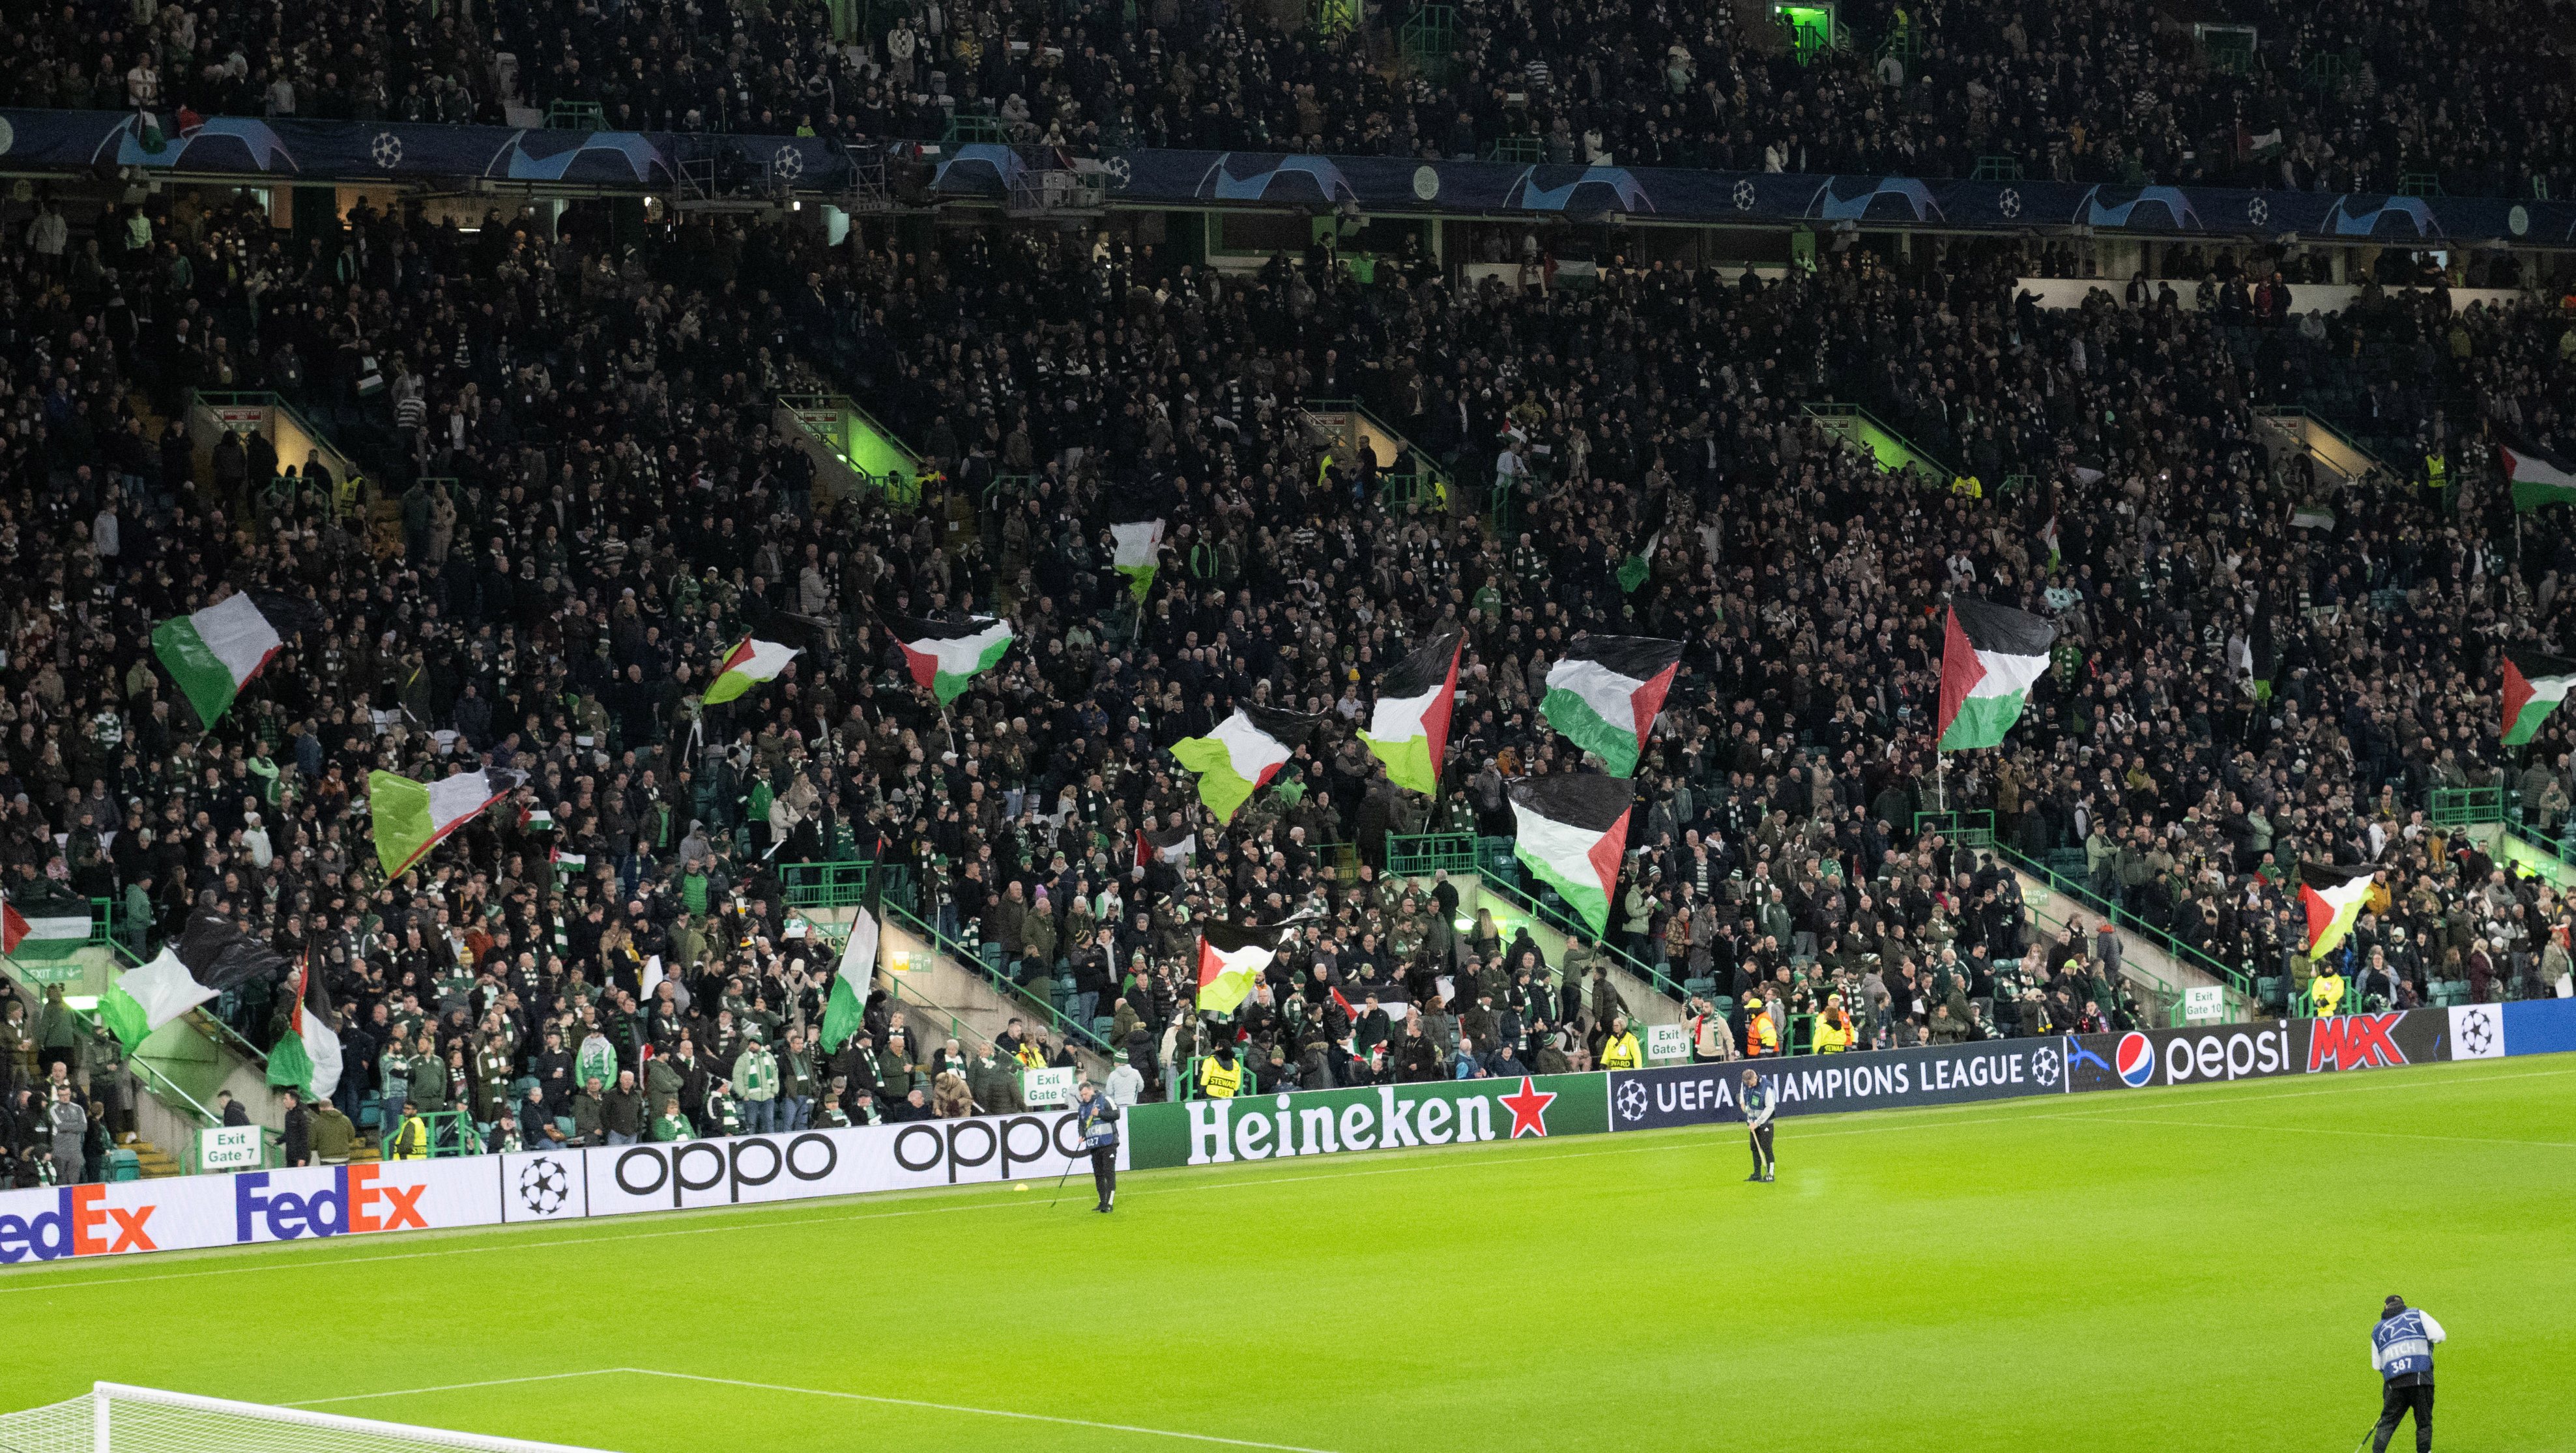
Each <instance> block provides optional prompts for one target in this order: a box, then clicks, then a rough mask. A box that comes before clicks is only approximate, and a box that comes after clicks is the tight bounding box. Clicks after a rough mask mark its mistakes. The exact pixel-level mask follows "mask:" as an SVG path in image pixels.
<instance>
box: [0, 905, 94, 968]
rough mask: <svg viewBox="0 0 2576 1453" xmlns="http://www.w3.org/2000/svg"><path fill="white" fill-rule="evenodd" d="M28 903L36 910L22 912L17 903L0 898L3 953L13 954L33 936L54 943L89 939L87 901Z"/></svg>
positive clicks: (0, 928)
mask: <svg viewBox="0 0 2576 1453" xmlns="http://www.w3.org/2000/svg"><path fill="white" fill-rule="evenodd" d="M29 906H30V907H31V908H33V909H34V910H35V911H33V912H23V911H21V910H20V909H19V907H18V905H17V904H16V903H14V902H11V901H9V900H7V899H5V898H0V954H14V953H16V952H17V951H18V945H20V944H22V943H25V942H27V941H28V940H30V939H32V940H34V941H35V942H37V943H40V944H47V945H52V946H59V945H61V944H63V943H67V942H68V943H87V942H88V941H89V927H90V925H89V905H88V904H86V903H79V902H78V901H77V900H74V901H72V902H64V903H51V904H44V905H41V906H38V905H36V904H34V903H32V902H31V903H30V904H29Z"/></svg>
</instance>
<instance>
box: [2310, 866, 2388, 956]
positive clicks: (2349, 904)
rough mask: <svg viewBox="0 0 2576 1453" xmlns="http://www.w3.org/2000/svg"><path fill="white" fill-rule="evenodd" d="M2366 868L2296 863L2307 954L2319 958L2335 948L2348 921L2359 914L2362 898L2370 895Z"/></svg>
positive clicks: (2348, 928) (2342, 935)
mask: <svg viewBox="0 0 2576 1453" xmlns="http://www.w3.org/2000/svg"><path fill="white" fill-rule="evenodd" d="M2370 874H2371V870H2370V868H2369V867H2368V866H2367V865H2365V866H2362V867H2358V868H2338V867H2334V866H2332V865H2330V864H2323V863H2301V864H2299V907H2300V908H2302V909H2304V910H2305V911H2306V913H2307V915H2308V957H2309V958H2312V959H2321V958H2324V957H2325V956H2326V955H2328V954H2330V953H2333V952H2334V951H2335V946H2336V945H2337V944H2340V943H2342V942H2343V937H2344V935H2345V934H2347V933H2350V932H2352V923H2353V920H2354V919H2356V918H2359V917H2361V905H2362V900H2364V899H2366V898H2368V897H2369V896H2370Z"/></svg>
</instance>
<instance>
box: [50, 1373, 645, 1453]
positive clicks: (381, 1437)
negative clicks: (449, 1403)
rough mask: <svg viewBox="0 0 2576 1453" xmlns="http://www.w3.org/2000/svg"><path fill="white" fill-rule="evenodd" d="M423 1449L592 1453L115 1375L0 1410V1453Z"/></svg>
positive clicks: (411, 1452) (405, 1452)
mask: <svg viewBox="0 0 2576 1453" xmlns="http://www.w3.org/2000/svg"><path fill="white" fill-rule="evenodd" d="M429 1449H470V1450H477V1453H600V1450H598V1449H590V1448H575V1447H571V1446H569V1445H566V1444H562V1443H539V1442H535V1441H532V1440H530V1439H526V1438H498V1437H494V1436H492V1435H490V1434H488V1433H464V1432H458V1431H456V1430H454V1429H450V1428H424V1427H414V1426H412V1425H410V1424H406V1423H387V1422H379V1421H377V1420H376V1419H374V1418H352V1417H348V1416H345V1415H343V1414H339V1413H322V1412H315V1411H314V1410H312V1409H311V1408H287V1407H272V1406H269V1405H267V1404H264V1403H245V1402H236V1401H234V1400H232V1399H230V1398H214V1397H201V1396H198V1395H197V1394H194V1393H184V1392H166V1391H163V1390H162V1389H160V1388H151V1387H135V1386H133V1385H131V1384H128V1383H121V1382H101V1383H96V1384H93V1385H92V1387H91V1389H90V1391H89V1392H88V1393H87V1394H86V1395H85V1396H81V1397H76V1398H71V1399H68V1400H66V1401H63V1402H59V1403H53V1404H50V1405H48V1406H45V1407H39V1408H29V1409H27V1410H26V1411H24V1412H17V1413H5V1414H0V1453H426V1450H429Z"/></svg>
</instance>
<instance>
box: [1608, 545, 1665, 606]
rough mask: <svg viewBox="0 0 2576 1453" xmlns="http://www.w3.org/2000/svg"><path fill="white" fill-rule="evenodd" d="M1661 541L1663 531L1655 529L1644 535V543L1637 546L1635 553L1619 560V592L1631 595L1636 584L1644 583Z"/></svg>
mask: <svg viewBox="0 0 2576 1453" xmlns="http://www.w3.org/2000/svg"><path fill="white" fill-rule="evenodd" d="M1663 543H1664V532H1663V531H1661V530H1657V531H1656V532H1655V533H1653V534H1651V535H1648V536H1647V537H1646V543H1644V544H1643V545H1640V546H1638V547H1637V553H1636V554H1634V555H1631V556H1629V557H1628V558H1627V559H1625V560H1622V561H1620V562H1619V589H1620V590H1621V592H1623V593H1625V594H1630V595H1633V594H1635V593H1636V590H1637V587H1638V586H1640V585H1643V584H1645V583H1646V577H1647V576H1648V575H1650V574H1652V573H1654V569H1655V551H1656V550H1657V549H1658V548H1660V547H1661V546H1662V545H1663Z"/></svg>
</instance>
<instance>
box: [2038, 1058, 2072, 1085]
mask: <svg viewBox="0 0 2576 1453" xmlns="http://www.w3.org/2000/svg"><path fill="white" fill-rule="evenodd" d="M2065 1066H2066V1056H2064V1055H2061V1054H2035V1055H2032V1056H2031V1057H2030V1077H2031V1079H2033V1080H2034V1081H2036V1082H2038V1083H2040V1084H2042V1085H2054V1084H2056V1083H2057V1073H2058V1071H2059V1070H2061V1069H2063V1068H2065Z"/></svg>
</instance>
